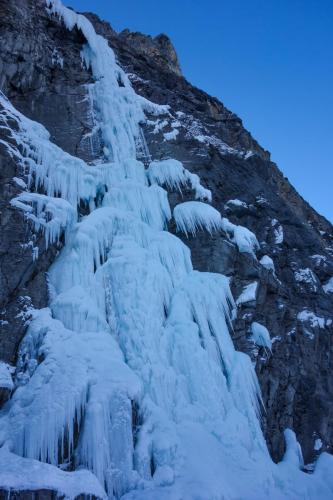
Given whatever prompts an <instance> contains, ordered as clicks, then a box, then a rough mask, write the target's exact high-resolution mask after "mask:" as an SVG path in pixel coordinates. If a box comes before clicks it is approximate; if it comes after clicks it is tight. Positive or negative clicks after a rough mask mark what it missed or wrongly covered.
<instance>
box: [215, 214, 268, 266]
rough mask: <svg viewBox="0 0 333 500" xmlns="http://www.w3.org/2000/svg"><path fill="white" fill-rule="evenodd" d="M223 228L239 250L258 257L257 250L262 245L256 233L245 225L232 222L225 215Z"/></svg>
mask: <svg viewBox="0 0 333 500" xmlns="http://www.w3.org/2000/svg"><path fill="white" fill-rule="evenodd" d="M221 228H222V229H223V231H225V232H226V233H227V235H228V236H229V238H230V240H231V241H232V242H233V243H235V245H237V247H238V250H239V251H240V252H243V253H249V254H251V255H252V256H253V257H254V258H256V254H255V252H256V250H259V248H260V245H259V242H258V240H257V237H256V236H255V234H253V233H252V231H250V230H249V229H247V228H246V227H243V226H237V225H236V224H232V222H230V221H229V220H228V219H226V218H225V217H224V218H223V219H222V223H221Z"/></svg>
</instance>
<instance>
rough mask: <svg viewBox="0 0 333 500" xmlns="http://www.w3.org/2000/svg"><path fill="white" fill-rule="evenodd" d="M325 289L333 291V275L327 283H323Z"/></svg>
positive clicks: (326, 291) (328, 291) (329, 292)
mask: <svg viewBox="0 0 333 500" xmlns="http://www.w3.org/2000/svg"><path fill="white" fill-rule="evenodd" d="M323 290H324V292H325V293H328V294H331V293H333V277H332V278H330V279H329V280H328V282H327V283H325V285H323Z"/></svg>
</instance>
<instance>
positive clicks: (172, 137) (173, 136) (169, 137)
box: [163, 128, 179, 141]
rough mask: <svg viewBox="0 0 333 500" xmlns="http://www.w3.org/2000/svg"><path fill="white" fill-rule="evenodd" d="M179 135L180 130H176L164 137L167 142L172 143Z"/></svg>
mask: <svg viewBox="0 0 333 500" xmlns="http://www.w3.org/2000/svg"><path fill="white" fill-rule="evenodd" d="M178 134H179V130H177V129H176V128H174V129H173V130H172V131H171V132H165V133H164V134H163V137H164V139H165V140H166V141H172V140H174V139H176V137H177V135H178Z"/></svg>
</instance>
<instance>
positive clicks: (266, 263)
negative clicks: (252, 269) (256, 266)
mask: <svg viewBox="0 0 333 500" xmlns="http://www.w3.org/2000/svg"><path fill="white" fill-rule="evenodd" d="M260 264H261V265H262V266H263V267H265V268H266V269H267V270H268V271H272V272H273V274H275V265H274V261H273V259H272V258H271V257H270V256H269V255H264V256H263V257H262V258H261V259H260Z"/></svg>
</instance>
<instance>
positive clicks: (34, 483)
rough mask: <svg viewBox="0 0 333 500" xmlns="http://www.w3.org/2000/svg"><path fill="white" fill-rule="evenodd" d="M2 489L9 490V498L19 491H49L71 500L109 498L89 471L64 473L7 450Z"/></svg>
mask: <svg viewBox="0 0 333 500" xmlns="http://www.w3.org/2000/svg"><path fill="white" fill-rule="evenodd" d="M0 489H1V490H5V491H8V498H10V497H11V491H13V492H14V491H15V492H17V491H20V490H21V491H31V492H34V491H37V490H49V491H53V492H55V493H56V494H57V495H58V496H59V497H62V496H64V497H65V499H68V500H74V499H75V498H76V497H78V496H80V495H88V496H90V495H91V496H94V497H96V498H97V499H106V498H107V495H106V493H105V491H104V489H103V487H102V486H101V484H100V482H99V481H98V480H97V478H96V476H94V474H92V473H91V472H89V471H88V470H78V471H74V472H65V471H62V470H60V469H57V468H55V467H53V466H52V465H49V464H46V463H43V462H40V461H38V460H33V459H29V458H22V457H19V456H18V455H15V454H14V453H11V452H10V451H9V450H8V449H7V448H6V447H2V448H0Z"/></svg>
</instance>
